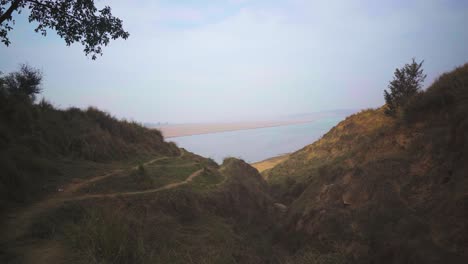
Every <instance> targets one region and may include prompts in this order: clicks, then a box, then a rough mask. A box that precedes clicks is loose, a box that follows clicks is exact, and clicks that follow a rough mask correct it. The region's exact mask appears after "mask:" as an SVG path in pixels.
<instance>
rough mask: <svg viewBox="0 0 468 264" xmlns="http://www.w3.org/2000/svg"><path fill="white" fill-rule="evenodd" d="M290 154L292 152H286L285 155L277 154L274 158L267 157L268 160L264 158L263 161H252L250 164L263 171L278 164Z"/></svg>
mask: <svg viewBox="0 0 468 264" xmlns="http://www.w3.org/2000/svg"><path fill="white" fill-rule="evenodd" d="M289 155H290V154H284V155H280V156H276V157H273V158H269V159H266V160H262V161H259V162H255V163H252V164H250V165H252V167H254V168H256V169H257V170H258V171H259V172H263V171H265V170H268V169H271V168H273V167H274V166H276V165H278V164H279V163H281V162H283V161H285V160H287V159H288V157H289Z"/></svg>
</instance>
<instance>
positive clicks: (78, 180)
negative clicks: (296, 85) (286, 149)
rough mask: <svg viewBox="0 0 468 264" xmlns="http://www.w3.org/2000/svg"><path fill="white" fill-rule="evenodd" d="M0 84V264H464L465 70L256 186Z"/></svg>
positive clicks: (120, 125) (359, 118)
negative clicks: (393, 113) (392, 113)
mask: <svg viewBox="0 0 468 264" xmlns="http://www.w3.org/2000/svg"><path fill="white" fill-rule="evenodd" d="M1 81H2V79H1V78H0V88H2V89H0V92H1V93H0V101H1V104H0V110H1V111H0V140H1V141H0V142H1V144H2V148H1V152H0V153H1V155H2V156H1V159H0V161H1V163H0V169H1V170H2V172H3V173H2V174H1V176H0V190H1V192H0V194H1V197H0V201H1V205H2V207H1V208H0V209H1V212H2V217H1V220H0V222H1V224H0V232H1V234H2V236H1V237H0V263H252V264H254V263H255V264H257V263H260V264H261V263H265V264H266V263H271V264H293V263H312V264H344V263H465V262H466V260H467V259H468V255H467V253H466V252H468V225H467V223H468V196H467V191H466V190H468V178H467V177H466V175H467V173H466V172H467V171H468V168H467V166H468V162H467V161H468V156H467V152H466V149H467V144H468V64H467V65H465V66H463V67H460V68H458V69H456V70H454V71H453V72H451V73H447V74H444V75H442V76H441V77H440V78H439V79H438V80H437V81H436V82H435V83H434V84H432V86H431V87H429V88H428V89H427V91H425V92H423V93H420V94H418V95H417V96H416V97H414V98H413V99H412V101H411V103H410V104H409V105H408V106H407V107H406V108H405V109H404V111H403V112H402V114H401V115H399V116H398V117H396V118H392V117H388V116H387V115H385V114H384V107H382V108H379V109H369V110H365V111H362V112H360V113H357V114H354V115H352V116H350V117H348V118H347V119H346V120H344V121H343V122H341V123H339V124H338V125H337V126H335V127H334V128H333V129H331V130H330V131H329V132H328V133H326V134H325V135H324V136H323V137H322V138H321V139H320V140H318V141H316V142H314V143H313V144H311V145H309V146H306V147H304V148H303V149H301V150H299V151H297V152H295V153H292V154H289V155H287V156H282V157H280V158H279V160H276V159H274V160H271V161H270V162H271V163H273V164H276V163H277V162H279V164H277V165H276V166H274V167H273V168H269V169H267V170H265V171H264V172H263V174H262V175H261V174H260V173H259V172H258V170H257V169H255V168H253V167H252V166H250V165H249V164H247V163H245V162H244V161H242V160H238V159H235V158H226V159H225V160H224V162H223V164H221V165H219V164H217V163H215V162H214V161H213V160H211V159H207V158H204V157H201V156H198V155H196V154H193V153H190V152H188V151H186V150H184V149H181V148H178V147H177V146H176V145H174V144H172V143H167V142H165V141H164V139H163V137H162V135H161V133H160V132H159V131H157V130H151V129H148V128H145V127H142V126H140V125H139V124H137V123H134V122H128V121H124V120H118V119H116V118H114V117H112V116H110V115H109V114H107V113H104V112H102V111H99V110H97V109H94V108H89V109H86V110H80V109H76V108H71V109H67V110H60V109H55V108H54V107H53V106H51V105H50V104H48V103H47V102H45V101H41V102H39V103H35V100H34V98H32V97H24V96H23V95H20V96H18V94H15V93H12V92H11V91H7V90H5V89H4V88H3V87H2V86H1V84H2V82H1ZM269 166H270V165H269ZM262 176H263V177H262ZM265 179H266V180H265Z"/></svg>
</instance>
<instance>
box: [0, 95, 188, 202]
mask: <svg viewBox="0 0 468 264" xmlns="http://www.w3.org/2000/svg"><path fill="white" fill-rule="evenodd" d="M0 99H1V100H0V101H2V105H1V106H0V145H1V146H2V148H1V149H0V171H2V173H1V176H0V211H1V210H2V207H3V208H5V207H11V206H12V204H15V203H24V202H29V201H32V200H34V199H37V198H38V197H41V195H44V194H47V193H50V192H52V191H56V190H57V189H58V188H60V186H61V185H63V184H65V183H66V182H68V181H70V180H71V179H73V178H75V177H81V178H82V177H86V175H88V176H93V175H95V174H96V173H99V172H101V171H105V170H109V169H111V168H116V167H119V166H122V165H126V164H129V163H133V164H135V163H139V162H142V161H144V160H146V159H148V158H150V157H154V156H156V155H161V156H163V155H168V156H176V155H178V153H179V150H178V148H177V147H176V146H174V145H172V144H169V143H166V142H164V140H163V138H162V136H161V133H160V132H159V131H157V130H149V129H146V128H144V127H142V126H140V125H138V124H136V123H133V122H126V121H120V120H116V119H115V118H113V117H111V116H110V115H109V114H106V113H104V112H101V111H99V110H97V109H94V108H88V109H87V110H85V111H82V110H79V109H76V108H70V109H68V110H64V111H63V110H57V109H54V108H53V107H52V106H51V105H49V104H48V103H45V102H41V103H39V104H31V103H29V102H25V101H15V100H14V99H10V98H0ZM39 186H40V188H38V187H39Z"/></svg>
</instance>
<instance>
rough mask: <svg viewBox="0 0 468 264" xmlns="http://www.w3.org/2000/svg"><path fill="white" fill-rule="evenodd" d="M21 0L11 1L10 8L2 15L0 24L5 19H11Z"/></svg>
mask: <svg viewBox="0 0 468 264" xmlns="http://www.w3.org/2000/svg"><path fill="white" fill-rule="evenodd" d="M20 2H21V0H15V1H14V2H13V3H11V6H10V8H8V9H7V11H5V13H3V14H2V15H1V16H0V24H2V23H3V21H5V20H7V19H11V14H12V13H13V11H15V10H16V9H17V8H18V6H19V4H20Z"/></svg>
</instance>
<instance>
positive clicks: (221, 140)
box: [168, 117, 344, 163]
mask: <svg viewBox="0 0 468 264" xmlns="http://www.w3.org/2000/svg"><path fill="white" fill-rule="evenodd" d="M343 119H344V117H330V118H323V119H320V120H317V121H314V122H311V123H305V124H298V125H289V126H280V127H269V128H258V129H250V130H238V131H230V132H221V133H212V134H203V135H194V136H185V137H174V138H170V139H168V140H169V141H173V142H175V143H177V145H178V146H179V147H182V148H185V149H187V150H189V151H191V152H193V153H196V154H199V155H201V156H204V157H208V158H212V159H214V160H215V161H216V162H218V163H222V161H223V159H224V158H226V157H237V158H241V159H243V160H245V161H246V162H249V163H251V162H256V161H261V160H264V159H267V158H271V157H274V156H277V155H281V154H284V153H289V152H293V151H296V150H299V149H301V148H302V147H304V146H306V145H308V144H311V143H312V142H314V141H315V140H317V139H319V138H320V137H321V136H322V135H323V134H325V133H326V132H328V130H330V128H332V127H333V126H335V125H336V124H338V122H340V121H341V120H343Z"/></svg>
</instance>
